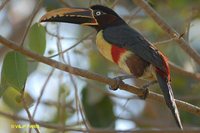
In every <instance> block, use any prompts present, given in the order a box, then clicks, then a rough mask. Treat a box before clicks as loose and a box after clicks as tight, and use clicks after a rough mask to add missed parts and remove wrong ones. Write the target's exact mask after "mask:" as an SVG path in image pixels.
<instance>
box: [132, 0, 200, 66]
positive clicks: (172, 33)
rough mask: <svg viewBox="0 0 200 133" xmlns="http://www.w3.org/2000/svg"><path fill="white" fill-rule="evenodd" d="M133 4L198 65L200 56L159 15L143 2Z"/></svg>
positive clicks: (140, 0) (136, 0)
mask: <svg viewBox="0 0 200 133" xmlns="http://www.w3.org/2000/svg"><path fill="white" fill-rule="evenodd" d="M133 1H134V3H135V4H136V5H137V6H139V7H140V8H142V9H143V10H144V11H145V12H146V14H147V15H149V16H150V17H151V18H152V19H154V21H155V22H156V23H157V24H158V25H159V26H160V27H161V28H162V29H163V30H164V31H165V32H166V33H168V35H169V36H170V37H171V38H177V39H174V40H175V41H176V42H177V44H178V45H179V46H180V47H181V48H182V49H183V50H184V51H185V52H186V53H187V54H188V55H189V56H190V57H192V58H193V59H194V61H196V62H197V63H198V64H199V65H200V55H199V54H198V53H197V52H196V51H195V50H194V49H192V48H191V47H190V45H188V43H187V42H186V41H185V40H184V39H183V38H182V37H181V35H180V34H179V33H177V32H176V31H175V30H174V29H173V28H172V27H171V26H169V25H168V24H167V23H166V22H165V21H164V20H163V19H162V18H161V17H160V15H159V14H158V13H157V12H156V11H155V10H154V9H153V8H152V7H151V6H150V5H149V4H148V3H147V2H146V1H145V0H133Z"/></svg>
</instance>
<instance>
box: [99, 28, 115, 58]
mask: <svg viewBox="0 0 200 133" xmlns="http://www.w3.org/2000/svg"><path fill="white" fill-rule="evenodd" d="M96 44H97V48H98V50H99V52H100V53H101V54H102V55H103V56H104V57H105V58H106V59H108V60H110V61H112V62H113V59H112V54H111V49H112V45H111V44H109V43H108V42H107V41H105V40H104V38H103V31H99V32H98V34H97V36H96Z"/></svg>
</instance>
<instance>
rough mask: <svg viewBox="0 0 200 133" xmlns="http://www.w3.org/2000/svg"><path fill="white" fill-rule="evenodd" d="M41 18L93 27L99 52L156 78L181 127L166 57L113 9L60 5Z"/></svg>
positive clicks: (127, 69) (139, 75)
mask: <svg viewBox="0 0 200 133" xmlns="http://www.w3.org/2000/svg"><path fill="white" fill-rule="evenodd" d="M40 22H65V23H73V24H80V25H86V26H91V27H93V28H95V29H96V31H97V35H96V44H97V47H98V50H99V51H100V53H101V54H102V55H103V56H104V57H105V58H107V59H108V60H110V61H112V62H113V63H116V64H117V65H119V67H120V68H122V69H123V70H124V71H125V72H127V73H128V74H132V75H133V76H134V77H136V78H144V79H148V80H150V79H155V78H156V77H157V81H158V83H159V85H160V88H161V90H162V92H163V94H164V98H165V102H166V104H167V106H168V107H169V109H170V110H171V112H172V114H173V116H174V118H175V120H176V123H177V125H178V127H179V128H181V129H182V124H181V120H180V116H179V112H178V109H177V106H176V103H175V99H174V96H173V92H172V87H171V85H170V81H171V79H170V70H169V65H168V59H167V58H166V57H165V56H164V55H163V54H162V53H161V52H160V51H159V50H158V49H156V48H155V47H154V46H153V45H152V44H151V43H150V42H149V41H148V40H147V39H145V38H144V37H143V36H142V35H141V34H140V33H139V32H138V31H136V30H135V29H133V28H131V27H129V25H128V24H127V23H126V22H125V21H124V20H123V19H122V18H121V17H120V16H119V15H118V14H117V13H116V12H114V11H113V10H112V9H110V8H108V7H105V6H101V5H94V6H91V7H90V8H61V9H56V10H53V11H50V12H47V13H46V14H45V15H44V16H43V17H42V18H41V20H40Z"/></svg>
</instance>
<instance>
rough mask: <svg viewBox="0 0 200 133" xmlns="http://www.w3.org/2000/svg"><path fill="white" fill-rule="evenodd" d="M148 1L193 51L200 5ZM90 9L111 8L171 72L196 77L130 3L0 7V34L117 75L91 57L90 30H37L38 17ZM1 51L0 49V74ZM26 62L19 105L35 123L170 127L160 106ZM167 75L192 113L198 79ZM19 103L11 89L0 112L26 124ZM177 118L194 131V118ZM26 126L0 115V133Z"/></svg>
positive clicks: (17, 2)
mask: <svg viewBox="0 0 200 133" xmlns="http://www.w3.org/2000/svg"><path fill="white" fill-rule="evenodd" d="M148 2H149V4H150V5H151V6H152V7H153V8H154V9H155V10H156V11H157V12H158V13H159V14H160V16H162V18H163V19H164V20H165V21H166V22H167V23H168V24H169V25H170V26H172V27H173V28H174V29H175V30H176V31H177V32H178V33H180V34H182V35H183V37H184V38H185V40H186V41H188V42H189V45H190V46H191V47H193V48H194V49H196V51H198V52H200V44H199V41H200V38H199V35H200V16H199V14H200V1H197V0H196V1H194V0H193V1H191V0H176V1H174V0H162V1H158V0H150V1H148ZM94 4H102V5H106V6H108V7H111V8H113V9H114V10H115V11H116V12H117V13H118V14H119V15H120V16H121V17H122V18H124V20H125V21H126V22H127V23H128V24H129V25H130V26H131V27H134V28H136V29H137V30H138V31H140V32H141V33H142V34H143V35H144V36H145V37H146V38H147V39H148V40H149V41H151V42H152V43H153V44H155V45H156V47H157V48H158V49H160V50H161V51H162V52H163V53H164V54H165V55H167V56H168V58H169V60H170V61H171V62H173V63H174V64H176V65H177V66H180V67H181V68H182V69H184V70H185V71H189V72H193V73H195V74H197V73H198V72H199V71H200V68H199V65H197V64H196V63H195V62H194V61H193V60H192V59H191V58H190V57H189V56H188V55H187V54H186V53H185V52H184V51H183V50H182V49H181V48H180V47H179V46H178V45H177V44H176V43H175V41H173V39H172V38H169V36H168V35H167V34H166V33H165V32H164V31H163V30H162V29H161V28H160V27H159V26H158V25H157V24H156V23H155V22H154V21H153V20H152V19H151V18H150V17H148V16H146V14H145V13H144V12H143V11H142V9H140V8H139V7H137V6H136V5H135V4H134V2H133V0H40V1H39V0H0V35H1V36H3V37H5V38H7V39H9V40H12V41H13V42H15V43H16V44H19V45H23V47H25V48H28V49H30V50H32V51H35V52H38V54H43V55H44V56H46V57H48V58H52V59H54V60H57V61H59V62H63V63H66V64H69V65H71V66H75V67H78V68H81V69H85V70H88V71H91V72H95V73H98V74H100V75H104V76H108V77H111V78H114V77H116V76H120V75H125V73H124V72H123V71H122V70H120V69H119V68H118V67H117V66H116V65H115V64H113V63H111V62H109V61H107V60H106V59H105V58H104V57H102V56H101V55H100V53H99V52H98V51H97V48H96V45H95V34H96V32H95V30H94V29H92V28H90V27H83V26H79V25H73V24H67V23H42V25H39V24H38V22H39V19H40V17H41V16H42V15H44V14H45V13H46V12H47V11H50V10H52V9H57V8H61V7H89V6H90V5H94ZM27 29H28V30H27ZM9 51H10V50H9V49H8V48H6V47H3V46H2V45H0V68H2V65H3V60H4V57H5V55H6V53H7V52H9ZM63 51H64V52H63ZM26 59H27V61H28V79H27V81H26V86H25V92H26V95H25V100H26V103H27V106H28V107H29V111H30V113H31V115H32V117H33V118H34V120H36V121H40V122H44V123H48V124H53V125H58V126H59V125H60V126H65V127H69V128H71V129H85V128H86V125H87V126H89V127H94V128H100V129H108V130H114V129H115V130H135V129H157V128H175V127H176V124H175V121H174V119H173V117H172V115H171V113H170V111H169V110H168V108H167V106H166V105H164V104H160V103H157V102H156V101H150V100H146V101H143V100H140V99H139V98H137V97H136V96H135V95H133V94H131V93H128V92H126V91H122V90H117V91H110V90H109V87H108V86H107V85H105V84H102V83H99V82H95V81H92V80H88V79H86V78H82V77H78V76H74V75H70V74H69V73H65V72H62V71H60V70H56V69H54V68H52V67H49V66H47V65H44V64H42V63H38V62H35V61H34V60H32V59H30V58H26ZM10 69H11V68H10ZM171 76H172V87H173V91H174V95H175V98H177V99H180V100H183V101H187V102H189V103H192V104H194V105H197V106H199V105H200V102H199V100H200V95H199V94H200V82H199V81H200V79H199V78H194V77H191V76H187V75H185V74H184V73H180V72H177V71H175V70H174V69H172V70H171ZM1 81H2V80H1ZM125 82H126V83H128V84H131V85H136V86H139V87H140V86H142V85H143V84H145V83H146V82H145V81H142V80H137V79H129V80H125ZM150 90H151V91H154V92H157V93H161V92H160V90H159V87H158V85H153V86H151V87H150ZM19 96H20V93H19V92H18V91H17V90H15V89H14V88H12V87H9V88H8V89H6V91H5V92H4V94H3V96H2V97H1V99H0V112H6V113H10V114H14V115H17V116H21V117H23V118H26V119H28V116H27V111H25V109H24V107H23V105H22V101H21V100H19ZM180 115H181V119H182V123H183V125H184V127H200V120H199V117H197V116H195V115H193V114H190V113H188V112H185V111H182V110H180ZM28 123H29V122H25V121H22V120H13V119H8V118H6V117H4V116H3V115H0V133H3V132H8V133H21V132H26V131H28V130H29V129H27V128H22V129H16V128H11V125H12V124H22V125H23V124H28ZM39 130H40V131H41V132H42V133H43V132H44V133H51V132H52V133H54V132H58V130H56V129H51V128H48V127H40V129H39ZM29 131H30V130H29ZM72 131H73V130H71V132H72ZM32 132H35V130H34V129H33V130H32ZM63 132H64V131H63ZM69 132H70V130H69ZM74 132H75V131H74Z"/></svg>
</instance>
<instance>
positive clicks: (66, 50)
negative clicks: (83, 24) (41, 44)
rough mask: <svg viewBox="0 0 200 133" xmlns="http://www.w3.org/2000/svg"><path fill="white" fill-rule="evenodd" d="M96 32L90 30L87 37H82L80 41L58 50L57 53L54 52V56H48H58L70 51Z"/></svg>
mask: <svg viewBox="0 0 200 133" xmlns="http://www.w3.org/2000/svg"><path fill="white" fill-rule="evenodd" d="M92 34H94V32H90V33H89V34H88V35H86V36H85V37H83V38H82V39H80V40H79V41H78V42H76V43H75V44H74V45H72V46H71V47H69V48H67V49H65V50H63V51H61V52H58V53H57V54H54V55H52V56H49V57H48V58H53V57H56V56H58V55H61V54H64V53H65V52H68V51H69V50H71V49H73V48H74V47H76V46H77V45H79V44H80V43H81V42H82V41H83V40H85V39H87V38H88V37H89V36H90V35H92Z"/></svg>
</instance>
